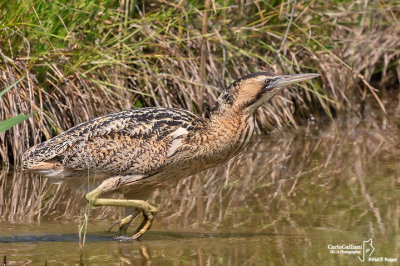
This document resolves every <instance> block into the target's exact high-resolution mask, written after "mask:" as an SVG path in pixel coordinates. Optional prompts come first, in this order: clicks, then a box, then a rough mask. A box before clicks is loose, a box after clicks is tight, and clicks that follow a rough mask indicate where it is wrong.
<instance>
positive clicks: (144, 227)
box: [132, 207, 157, 239]
mask: <svg viewBox="0 0 400 266" xmlns="http://www.w3.org/2000/svg"><path fill="white" fill-rule="evenodd" d="M156 214H157V209H156V208H154V207H153V208H152V209H150V210H149V211H148V212H146V213H144V212H143V217H144V219H143V222H142V223H141V224H140V226H139V227H138V228H137V229H136V233H135V234H134V235H133V236H132V238H133V239H138V238H140V237H141V236H142V235H143V234H144V233H146V232H147V231H148V230H149V229H150V227H151V225H152V224H153V220H154V218H155V217H156Z"/></svg>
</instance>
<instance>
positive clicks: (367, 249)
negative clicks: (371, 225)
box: [358, 238, 375, 262]
mask: <svg viewBox="0 0 400 266" xmlns="http://www.w3.org/2000/svg"><path fill="white" fill-rule="evenodd" d="M374 250H375V248H374V246H373V245H372V238H370V239H369V240H367V241H363V244H362V258H360V256H358V259H359V260H360V261H361V262H364V261H365V255H366V254H367V255H368V257H371V255H372V253H373V252H374Z"/></svg>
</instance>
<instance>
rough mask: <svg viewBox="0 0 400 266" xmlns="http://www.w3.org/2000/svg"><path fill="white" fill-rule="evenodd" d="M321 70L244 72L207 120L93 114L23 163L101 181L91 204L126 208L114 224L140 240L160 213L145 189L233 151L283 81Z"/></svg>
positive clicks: (52, 174) (152, 111) (154, 111)
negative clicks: (120, 195)
mask: <svg viewBox="0 0 400 266" xmlns="http://www.w3.org/2000/svg"><path fill="white" fill-rule="evenodd" d="M318 76H319V74H315V73H303V74H293V75H278V74H275V73H271V72H255V73H250V74H247V75H245V76H243V77H241V78H239V79H238V80H236V81H234V82H233V83H232V84H230V85H229V86H228V87H226V88H225V89H224V90H222V92H221V94H220V96H219V97H218V98H217V100H216V102H215V104H214V106H213V107H212V109H211V111H210V115H209V117H207V118H205V117H202V116H200V115H198V114H195V113H193V112H190V111H187V110H183V109H175V108H163V107H144V108H137V109H132V110H126V111H121V112H117V113H112V114H108V115H104V116H101V117H98V118H94V119H93V120H90V121H88V122H84V123H82V124H79V125H77V126H74V127H72V128H70V129H69V130H66V131H65V132H63V133H61V134H59V135H58V136H55V137H54V138H52V139H50V140H48V141H45V142H42V143H40V144H38V145H36V146H33V147H31V148H29V149H28V150H27V151H26V152H25V153H24V154H23V156H22V168H23V170H27V171H30V172H34V173H38V174H40V175H43V176H45V177H48V178H50V179H51V178H53V179H68V178H71V177H72V176H74V175H78V174H79V173H81V174H82V173H86V174H87V173H88V170H89V171H90V172H91V173H92V174H94V175H96V178H98V179H99V180H100V181H101V184H100V185H99V186H98V187H96V188H95V189H93V190H92V191H90V192H88V193H87V194H86V196H85V197H86V199H87V201H88V202H89V204H92V205H94V206H119V207H130V209H131V210H133V211H132V213H131V214H129V215H127V216H126V217H125V218H123V219H121V220H119V221H117V222H116V223H115V224H114V225H116V224H117V225H119V236H121V237H126V238H129V239H138V238H140V237H141V236H142V235H143V234H144V233H145V232H146V231H148V230H149V229H150V227H151V225H152V223H153V221H154V218H155V216H156V214H157V212H158V209H157V208H156V207H155V206H152V205H151V204H149V203H148V202H147V201H146V200H143V199H142V198H143V197H144V196H143V195H147V193H149V191H152V190H154V189H156V188H158V187H160V186H161V184H163V183H171V182H172V180H175V179H178V178H182V177H186V176H190V175H193V174H196V173H198V172H201V171H203V170H205V169H208V168H211V167H213V166H216V165H218V164H221V163H224V162H226V161H228V160H229V159H231V158H232V157H234V156H235V155H237V154H238V153H239V152H240V151H241V150H243V149H244V148H245V147H246V145H247V144H248V143H249V141H250V139H251V137H252V135H253V132H254V127H255V118H254V114H255V111H256V110H257V108H259V107H260V106H262V105H263V104H266V103H267V102H268V101H270V99H271V98H272V97H274V96H275V95H276V94H278V93H279V92H280V91H282V89H283V88H285V87H287V86H288V85H290V84H293V83H297V82H301V81H306V80H310V79H313V78H316V77H318ZM83 176H84V175H83ZM113 191H129V192H130V195H136V196H137V197H136V199H115V198H103V197H101V195H102V194H104V193H107V192H113ZM140 213H141V214H142V216H143V220H142V223H141V224H140V225H139V226H138V228H137V229H136V231H135V232H134V234H133V235H132V236H125V235H126V232H127V228H128V227H129V225H130V224H131V222H132V221H133V219H134V218H135V217H136V216H137V215H138V214H140ZM110 229H111V228H110Z"/></svg>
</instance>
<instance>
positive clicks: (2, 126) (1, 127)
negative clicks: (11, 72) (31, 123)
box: [0, 80, 33, 133]
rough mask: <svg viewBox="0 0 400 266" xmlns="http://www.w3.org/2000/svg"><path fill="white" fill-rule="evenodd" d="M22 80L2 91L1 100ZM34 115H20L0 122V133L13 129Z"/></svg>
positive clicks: (0, 93)
mask: <svg viewBox="0 0 400 266" xmlns="http://www.w3.org/2000/svg"><path fill="white" fill-rule="evenodd" d="M20 81H21V80H18V81H16V82H14V83H13V84H11V85H10V86H9V87H8V88H7V89H5V90H3V91H0V99H1V96H3V95H4V94H5V93H6V92H7V91H9V90H11V89H12V88H13V87H14V86H15V85H17V83H18V82H20ZM32 115H33V114H30V115H24V114H19V115H17V116H14V117H11V118H9V119H6V120H3V121H0V133H1V132H3V131H6V130H7V129H10V128H12V127H13V126H15V125H17V124H19V123H21V122H22V121H24V120H26V119H28V118H29V117H31V116H32Z"/></svg>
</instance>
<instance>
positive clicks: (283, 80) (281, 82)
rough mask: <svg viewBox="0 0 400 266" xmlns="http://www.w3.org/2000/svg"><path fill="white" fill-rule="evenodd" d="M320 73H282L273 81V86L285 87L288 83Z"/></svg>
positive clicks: (314, 76)
mask: <svg viewBox="0 0 400 266" xmlns="http://www.w3.org/2000/svg"><path fill="white" fill-rule="evenodd" d="M319 76H320V74H315V73H304V74H296V75H282V76H280V77H279V78H278V79H277V80H276V81H275V82H274V87H286V86H288V85H290V84H293V83H297V82H300V81H304V80H309V79H313V78H316V77H319Z"/></svg>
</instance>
